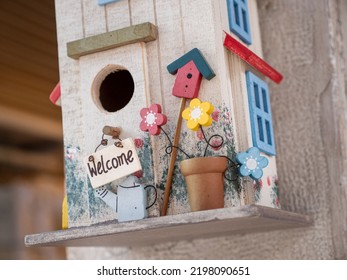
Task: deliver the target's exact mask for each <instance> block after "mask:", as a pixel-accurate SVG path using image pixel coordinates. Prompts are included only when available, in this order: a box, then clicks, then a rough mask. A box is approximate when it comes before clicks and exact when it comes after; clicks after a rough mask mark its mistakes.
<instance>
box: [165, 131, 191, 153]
mask: <svg viewBox="0 0 347 280" xmlns="http://www.w3.org/2000/svg"><path fill="white" fill-rule="evenodd" d="M161 130H162V132H164V134H165V136H166V138H167V140H168V141H169V146H167V147H166V148H165V153H166V154H168V155H171V153H172V149H173V148H176V149H177V150H179V151H180V152H181V153H183V154H184V155H185V156H186V157H187V158H192V157H191V156H190V155H188V154H187V153H186V152H185V151H184V150H182V149H181V148H180V147H177V146H174V145H173V144H172V141H171V139H170V137H169V135H168V134H167V133H166V131H165V130H164V129H163V128H162V127H161Z"/></svg>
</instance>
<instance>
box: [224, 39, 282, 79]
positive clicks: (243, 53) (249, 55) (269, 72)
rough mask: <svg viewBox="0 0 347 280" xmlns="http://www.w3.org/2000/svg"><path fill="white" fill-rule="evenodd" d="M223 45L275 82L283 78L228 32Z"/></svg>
mask: <svg viewBox="0 0 347 280" xmlns="http://www.w3.org/2000/svg"><path fill="white" fill-rule="evenodd" d="M224 46H225V47H226V48H227V49H228V50H230V51H232V52H233V53H235V54H236V55H238V56H239V57H240V58H241V59H243V60H244V61H245V62H247V63H248V64H249V65H251V66H252V67H254V68H255V69H257V70H258V71H259V72H261V73H263V74H264V75H265V76H267V77H269V78H270V79H271V80H273V81H274V82H275V83H278V84H279V83H280V82H281V81H282V79H283V76H282V75H281V73H279V72H277V71H276V70H275V69H274V68H273V67H271V66H270V65H269V64H268V63H266V62H265V61H264V60H263V59H261V58H260V57H259V56H257V55H256V54H255V53H254V52H252V51H251V50H250V49H248V48H247V47H245V46H244V45H242V44H241V43H239V42H238V41H237V40H236V39H234V38H233V37H232V36H230V35H229V34H227V33H226V34H225V39H224Z"/></svg>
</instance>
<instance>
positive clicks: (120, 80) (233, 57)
mask: <svg viewBox="0 0 347 280" xmlns="http://www.w3.org/2000/svg"><path fill="white" fill-rule="evenodd" d="M56 13H57V15H56V17H57V31H58V42H59V64H60V89H61V106H62V114H63V125H64V145H65V172H66V194H67V208H68V223H69V227H78V226H90V225H93V224H96V223H100V222H105V221H112V222H115V223H118V222H122V221H120V220H119V213H118V212H117V209H118V211H120V209H119V208H117V206H116V205H115V204H114V203H115V201H116V200H117V198H111V196H114V195H118V199H121V198H120V196H121V194H120V190H121V192H122V193H124V189H122V188H131V187H135V186H140V185H141V186H143V189H145V191H143V189H141V191H139V192H138V193H132V194H124V197H123V199H126V201H127V203H128V204H129V205H132V206H131V207H133V208H134V209H135V208H137V207H141V209H146V211H147V213H146V214H143V213H142V214H141V215H139V217H140V218H135V219H133V220H136V219H142V218H145V219H147V220H150V219H152V218H156V217H159V216H161V214H162V215H163V214H166V215H178V214H183V215H184V214H188V213H191V212H192V211H200V210H208V209H218V208H224V209H225V208H227V209H232V208H233V207H239V206H243V205H248V204H256V205H262V206H267V207H271V208H279V207H280V206H279V202H278V184H277V172H276V145H275V137H274V133H275V131H274V129H273V121H275V120H272V116H271V104H270V95H271V93H270V92H269V88H268V83H273V82H274V83H279V82H280V81H281V79H282V76H281V75H280V74H279V73H278V72H277V71H276V70H275V69H273V68H272V67H271V66H270V65H269V64H268V63H266V62H265V61H263V60H262V59H261V57H262V50H261V42H260V34H259V26H258V16H257V5H256V1H255V0H248V1H247V0H218V1H211V0H199V1H176V0H170V1H147V0H132V1H125V0H118V1H101V0H100V1H97V0H94V1H57V2H56ZM54 100H57V97H56V96H55V98H54ZM112 130H116V132H117V133H112ZM129 151H131V152H129ZM122 155H124V156H123V157H122ZM197 158H222V162H221V163H219V162H218V163H217V162H214V161H213V162H209V163H203V164H202V167H201V168H197V169H199V170H203V171H201V172H202V173H205V177H204V178H205V179H199V178H197V179H192V177H190V179H188V177H185V176H186V175H185V174H183V173H184V172H182V168H183V165H184V164H182V163H183V162H184V161H186V160H188V159H197ZM135 162H136V164H134V163H135ZM88 164H89V165H88ZM127 164H129V166H131V169H128V168H123V171H121V172H118V171H119V170H120V169H121V168H120V167H121V165H122V166H123V167H124V166H127ZM88 166H89V167H88ZM196 166H197V163H194V164H193V167H194V168H196ZM206 167H213V168H215V167H216V168H217V167H218V168H219V170H218V171H215V169H213V168H212V169H213V170H212V171H209V170H210V169H209V170H207V169H206ZM129 168H130V167H129ZM91 170H93V171H91ZM112 170H113V171H114V170H116V172H115V173H117V174H116V175H115V176H113V175H110V174H111V173H112V172H113V171H112ZM194 172H195V171H194ZM194 172H193V173H194ZM197 172H198V171H197ZM212 173H218V174H217V177H216V178H217V179H210V178H212V175H211V174H212ZM93 174H94V177H93ZM194 174H195V173H194ZM206 174H207V176H206ZM99 175H100V177H103V178H102V179H101V180H100V182H99V183H96V184H94V183H93V180H94V179H95V177H96V176H99ZM106 177H107V178H106ZM105 178H106V179H105ZM129 178H132V179H129ZM189 180H190V181H195V182H198V185H203V184H204V183H205V182H208V184H207V186H204V189H203V191H202V190H201V189H200V190H199V192H201V193H202V196H209V195H208V192H211V193H212V194H211V195H212V196H214V195H215V194H216V193H217V191H221V194H218V195H215V198H214V201H217V200H218V203H212V204H213V205H212V206H206V205H205V204H204V203H205V202H202V203H200V202H199V203H200V204H199V203H198V204H199V206H198V207H197V208H194V209H193V206H192V205H191V204H190V203H191V201H190V200H191V199H193V198H191V197H190V195H191V194H190V192H193V191H192V190H187V185H188V181H189ZM217 181H218V182H221V184H222V185H221V187H218V188H219V190H217V188H215V184H217V183H216V182H217ZM124 182H125V183H124ZM149 185H151V186H153V187H154V189H155V190H156V192H155V191H154V190H153V187H152V188H146V186H149ZM100 188H101V189H100ZM109 195H111V196H109ZM104 197H105V199H103V198H104ZM132 197H133V198H134V199H135V197H136V199H138V201H139V202H136V203H133V201H134V200H133V199H132ZM108 199H109V200H108ZM199 199H200V198H197V200H199ZM203 199H204V198H203ZM193 200H194V199H193ZM154 201H155V203H154ZM214 201H212V202H214ZM119 203H120V202H119ZM137 203H138V204H137ZM149 206H151V207H150V208H148V207H149ZM194 207H195V206H194ZM147 208H148V209H147ZM163 208H165V210H164V211H163V210H162V209H163ZM126 211H130V214H131V213H132V212H131V211H132V210H131V209H128V210H126ZM211 211H214V210H211ZM130 214H129V215H130ZM130 216H131V215H130ZM122 217H124V215H123V214H122ZM127 217H128V216H127ZM129 220H132V218H125V221H129ZM123 221H124V219H123Z"/></svg>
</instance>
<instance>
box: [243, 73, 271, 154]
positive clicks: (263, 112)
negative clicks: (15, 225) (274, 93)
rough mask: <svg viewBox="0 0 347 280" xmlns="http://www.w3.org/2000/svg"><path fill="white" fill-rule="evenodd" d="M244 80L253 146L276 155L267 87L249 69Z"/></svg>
mask: <svg viewBox="0 0 347 280" xmlns="http://www.w3.org/2000/svg"><path fill="white" fill-rule="evenodd" d="M246 81H247V93H248V104H249V114H250V120H251V129H252V139H253V146H254V147H257V148H259V150H261V151H263V152H265V153H267V154H269V155H276V149H275V141H274V133H273V126H272V115H271V106H270V96H269V87H268V85H267V83H266V82H264V81H263V80H262V79H260V78H259V77H257V76H256V75H254V74H253V73H252V72H250V71H247V72H246Z"/></svg>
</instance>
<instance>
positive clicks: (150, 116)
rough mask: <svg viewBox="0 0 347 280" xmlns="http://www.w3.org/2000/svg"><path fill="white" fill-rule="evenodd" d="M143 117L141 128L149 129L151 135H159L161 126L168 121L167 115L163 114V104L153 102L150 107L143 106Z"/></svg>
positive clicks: (141, 112)
mask: <svg viewBox="0 0 347 280" xmlns="http://www.w3.org/2000/svg"><path fill="white" fill-rule="evenodd" d="M140 115H141V118H142V121H141V124H140V129H141V130H142V131H148V132H149V134H151V135H159V134H160V131H161V129H160V127H161V126H162V125H164V124H166V122H167V117H166V116H165V115H164V114H161V106H160V105H159V104H152V105H151V106H150V107H149V108H142V109H141V111H140Z"/></svg>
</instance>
